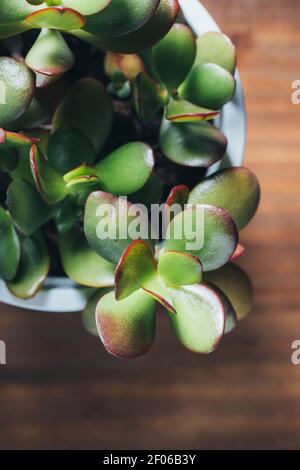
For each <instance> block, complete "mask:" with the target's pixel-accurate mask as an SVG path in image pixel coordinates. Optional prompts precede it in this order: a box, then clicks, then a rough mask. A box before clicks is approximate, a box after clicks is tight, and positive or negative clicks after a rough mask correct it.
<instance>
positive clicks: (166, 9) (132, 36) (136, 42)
mask: <svg viewBox="0 0 300 470" xmlns="http://www.w3.org/2000/svg"><path fill="white" fill-rule="evenodd" d="M178 9H179V5H178V0H161V1H160V3H159V6H158V8H157V10H156V11H155V13H154V14H153V15H152V16H151V18H149V20H148V21H147V22H146V23H145V24H144V25H142V26H141V27H140V28H138V29H137V30H135V31H133V32H131V33H128V34H124V35H123V36H120V37H119V36H117V37H107V38H104V37H101V31H99V33H98V32H97V33H96V32H95V34H91V33H88V32H86V31H83V30H82V29H78V30H76V31H72V32H71V34H73V35H74V36H76V37H78V38H80V39H82V40H83V41H85V42H87V43H89V44H93V45H94V46H97V47H100V48H104V49H106V50H110V51H114V52H119V53H123V54H132V53H135V52H140V51H142V50H144V49H146V48H148V47H151V46H152V45H153V44H155V43H157V42H158V41H159V40H160V39H162V38H163V37H164V36H165V35H166V34H167V33H168V31H169V30H170V28H171V27H172V25H173V24H174V23H175V21H176V17H177V14H178ZM98 34H99V35H98Z"/></svg>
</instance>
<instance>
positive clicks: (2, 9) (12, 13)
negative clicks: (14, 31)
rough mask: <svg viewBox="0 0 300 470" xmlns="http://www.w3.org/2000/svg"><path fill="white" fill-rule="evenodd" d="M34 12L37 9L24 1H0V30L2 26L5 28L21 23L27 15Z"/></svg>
mask: <svg viewBox="0 0 300 470" xmlns="http://www.w3.org/2000/svg"><path fill="white" fill-rule="evenodd" d="M36 10H39V8H38V7H34V6H32V5H29V2H27V1H26V0H1V6H0V24H1V30H2V27H3V25H4V26H6V25H8V24H14V23H18V22H20V21H23V20H24V19H25V17H26V16H27V15H29V14H30V13H32V12H34V11H36Z"/></svg>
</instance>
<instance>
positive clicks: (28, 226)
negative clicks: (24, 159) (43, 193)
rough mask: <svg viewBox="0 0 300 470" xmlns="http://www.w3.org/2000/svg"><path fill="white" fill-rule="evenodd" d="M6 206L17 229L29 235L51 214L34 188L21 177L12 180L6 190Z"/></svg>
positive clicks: (51, 210) (51, 209) (50, 210)
mask: <svg viewBox="0 0 300 470" xmlns="http://www.w3.org/2000/svg"><path fill="white" fill-rule="evenodd" d="M6 204H7V207H8V209H9V212H10V214H11V216H12V218H13V220H14V222H15V224H16V225H17V227H18V229H19V230H20V231H21V232H23V233H24V234H25V235H27V236H30V235H31V234H32V233H33V232H35V231H36V230H37V229H38V228H40V227H41V226H42V225H44V224H45V223H46V222H48V220H50V219H51V217H52V216H53V208H51V207H50V206H48V205H47V204H46V203H45V202H44V201H43V200H42V199H41V197H40V195H39V193H38V192H37V191H36V189H35V188H34V187H33V186H32V185H31V184H29V183H27V182H26V181H23V180H22V179H16V180H14V181H13V182H12V183H11V184H10V185H9V187H8V190H7V201H6Z"/></svg>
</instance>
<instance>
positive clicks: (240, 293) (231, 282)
mask: <svg viewBox="0 0 300 470" xmlns="http://www.w3.org/2000/svg"><path fill="white" fill-rule="evenodd" d="M205 280H207V281H209V282H211V283H212V284H214V285H215V286H217V287H218V288H219V289H220V290H221V291H222V292H223V293H224V294H225V295H226V297H227V298H228V299H229V301H230V303H231V304H232V307H233V309H234V311H235V313H236V315H237V317H238V319H239V320H242V319H243V318H245V317H246V316H247V315H248V314H249V312H250V310H251V308H252V304H253V287H252V283H251V280H250V279H249V277H248V276H247V274H246V273H245V271H243V270H242V268H240V267H239V266H237V265H236V264H233V263H228V264H226V266H223V267H222V268H221V269H218V270H217V271H212V272H210V273H205Z"/></svg>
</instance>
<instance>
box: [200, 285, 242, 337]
mask: <svg viewBox="0 0 300 470" xmlns="http://www.w3.org/2000/svg"><path fill="white" fill-rule="evenodd" d="M203 285H205V286H207V287H209V288H210V289H212V290H213V291H214V292H215V293H216V294H217V295H218V296H219V298H220V300H221V301H222V304H223V307H224V310H225V314H226V322H225V331H224V333H225V334H227V333H231V332H232V331H233V330H234V329H235V327H236V326H237V323H238V319H237V316H236V313H235V311H234V308H233V306H232V305H231V303H230V302H229V299H228V297H226V295H225V294H224V292H223V291H221V289H219V288H218V287H217V286H216V285H214V284H212V283H211V282H208V281H206V282H205V283H203Z"/></svg>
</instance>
